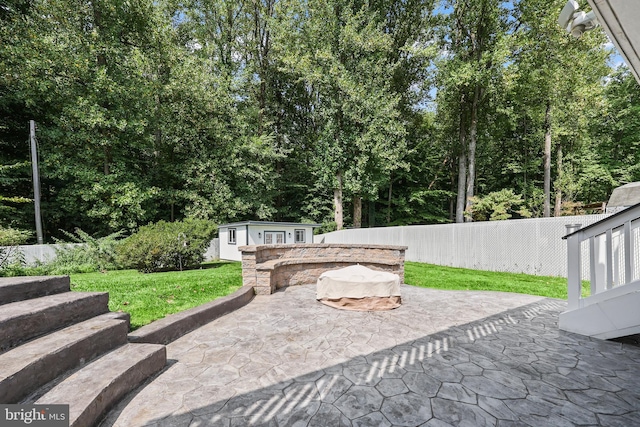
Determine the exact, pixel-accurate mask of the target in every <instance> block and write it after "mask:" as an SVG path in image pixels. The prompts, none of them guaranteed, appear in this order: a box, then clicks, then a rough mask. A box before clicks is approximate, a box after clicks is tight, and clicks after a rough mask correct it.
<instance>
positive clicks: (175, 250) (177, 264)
mask: <svg viewBox="0 0 640 427" xmlns="http://www.w3.org/2000/svg"><path fill="white" fill-rule="evenodd" d="M216 233H217V227H216V226H215V225H214V224H213V223H212V222H210V221H206V220H194V219H186V220H184V221H178V222H166V221H159V222H157V223H155V224H149V225H145V226H143V227H140V229H139V230H138V231H137V232H136V233H134V234H133V235H131V236H129V237H127V238H126V239H125V240H124V241H123V242H122V244H121V245H119V246H118V248H117V251H118V260H119V261H120V262H121V263H122V265H123V266H125V267H128V268H135V269H137V270H139V271H141V272H144V273H151V272H156V271H160V270H183V269H188V268H193V267H197V266H199V265H200V263H201V262H202V261H203V259H204V253H205V252H206V250H207V247H208V246H209V243H210V242H211V239H212V238H213V237H214V236H215V235H216Z"/></svg>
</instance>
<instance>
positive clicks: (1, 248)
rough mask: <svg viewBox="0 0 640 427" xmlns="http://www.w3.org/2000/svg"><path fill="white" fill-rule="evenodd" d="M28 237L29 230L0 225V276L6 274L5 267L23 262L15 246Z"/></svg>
mask: <svg viewBox="0 0 640 427" xmlns="http://www.w3.org/2000/svg"><path fill="white" fill-rule="evenodd" d="M29 237H31V232H29V231H25V230H17V229H15V228H4V227H0V276H4V275H7V273H6V272H5V271H4V270H5V269H8V268H14V267H20V266H22V265H23V264H24V259H23V254H22V252H20V251H19V250H18V248H17V246H18V245H22V244H23V243H25V242H26V241H27V240H28V239H29Z"/></svg>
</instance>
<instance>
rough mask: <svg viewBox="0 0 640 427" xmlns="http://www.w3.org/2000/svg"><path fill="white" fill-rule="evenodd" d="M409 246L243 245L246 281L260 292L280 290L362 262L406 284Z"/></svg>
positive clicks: (243, 270) (259, 293)
mask: <svg viewBox="0 0 640 427" xmlns="http://www.w3.org/2000/svg"><path fill="white" fill-rule="evenodd" d="M406 249H407V247H406V246H390V245H368V244H340V243H307V244H294V245H257V246H241V247H240V248H239V250H240V251H241V252H242V281H243V285H245V286H253V287H254V290H255V293H256V294H257V295H268V294H271V293H273V292H275V290H276V289H279V288H282V287H285V286H291V285H304V284H314V283H316V281H317V280H318V277H320V275H321V274H322V273H324V272H325V271H330V270H336V269H338V268H343V267H347V266H349V265H355V264H360V265H363V266H365V267H368V268H371V269H373V270H380V271H387V272H390V273H394V274H397V275H398V276H400V283H404V256H405V250H406Z"/></svg>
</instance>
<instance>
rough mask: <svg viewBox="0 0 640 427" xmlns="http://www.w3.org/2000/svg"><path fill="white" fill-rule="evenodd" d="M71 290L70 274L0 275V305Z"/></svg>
mask: <svg viewBox="0 0 640 427" xmlns="http://www.w3.org/2000/svg"><path fill="white" fill-rule="evenodd" d="M69 290H70V283H69V276H32V277H0V305H3V304H9V303H11V302H15V301H24V300H28V299H31V298H39V297H43V296H45V295H53V294H59V293H61V292H69Z"/></svg>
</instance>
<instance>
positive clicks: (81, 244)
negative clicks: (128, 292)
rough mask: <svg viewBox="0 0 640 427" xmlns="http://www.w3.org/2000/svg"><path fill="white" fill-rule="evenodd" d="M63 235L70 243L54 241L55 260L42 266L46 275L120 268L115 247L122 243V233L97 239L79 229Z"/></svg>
mask: <svg viewBox="0 0 640 427" xmlns="http://www.w3.org/2000/svg"><path fill="white" fill-rule="evenodd" d="M63 233H64V234H65V236H67V237H68V238H69V240H70V242H62V241H59V240H56V243H57V244H58V245H59V246H58V247H57V248H56V249H55V251H56V257H55V259H54V260H53V261H51V262H48V263H45V264H44V265H43V267H45V269H46V270H47V273H48V274H56V275H57V274H72V273H91V272H95V271H107V270H118V269H119V268H120V265H119V264H118V262H117V259H116V258H117V252H116V247H117V246H118V245H119V244H120V243H121V242H122V240H121V239H120V238H121V237H122V234H123V232H122V231H119V232H116V233H113V234H110V235H108V236H105V237H99V238H96V237H91V236H90V235H89V234H87V233H85V232H84V231H82V230H81V229H79V228H76V229H75V234H74V233H69V232H66V231H63Z"/></svg>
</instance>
